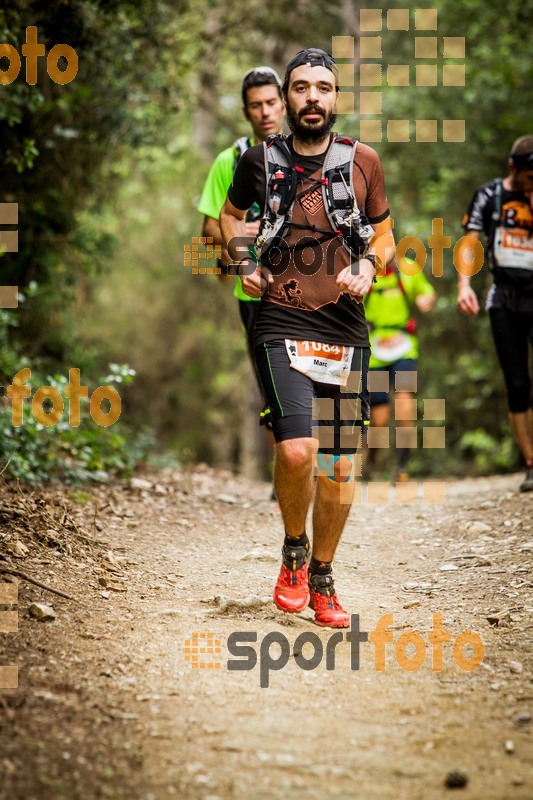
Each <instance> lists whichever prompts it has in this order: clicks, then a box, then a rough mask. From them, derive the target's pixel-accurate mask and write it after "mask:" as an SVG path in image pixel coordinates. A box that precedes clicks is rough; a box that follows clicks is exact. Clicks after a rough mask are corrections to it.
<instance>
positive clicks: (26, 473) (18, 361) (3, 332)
mask: <svg viewBox="0 0 533 800" xmlns="http://www.w3.org/2000/svg"><path fill="white" fill-rule="evenodd" d="M31 288H32V290H33V291H34V292H35V291H36V288H35V286H33V287H31ZM22 299H23V298H22ZM16 322H17V317H16V313H15V312H13V311H6V310H3V311H1V312H0V356H2V358H1V359H0V376H1V377H2V379H3V382H4V384H6V385H7V384H8V383H9V382H10V378H12V377H13V376H14V375H15V374H16V373H17V372H18V371H19V370H20V369H23V368H25V367H29V368H30V369H31V377H30V381H29V385H30V387H31V388H32V390H33V392H32V394H33V393H34V391H35V390H36V389H37V388H39V387H40V386H51V387H53V388H54V389H56V390H57V391H58V392H59V394H60V395H61V398H62V401H63V414H62V416H61V418H60V419H59V420H58V421H57V422H56V423H55V425H50V426H45V425H42V424H40V423H39V422H37V420H36V419H35V417H34V416H33V413H32V411H31V398H28V399H25V400H24V401H23V420H22V425H20V426H18V427H15V426H13V424H12V409H11V402H10V400H9V399H8V398H3V400H2V404H1V405H0V472H1V473H2V475H3V476H4V478H16V479H19V480H22V481H26V482H28V483H37V482H43V481H58V480H63V481H65V482H68V483H77V482H82V481H86V480H93V481H106V480H108V478H109V476H110V475H128V474H131V472H132V471H133V470H134V468H135V466H136V464H137V463H138V462H140V461H141V460H143V459H144V458H145V457H146V455H147V452H148V449H149V448H150V447H151V446H152V444H153V441H152V437H151V434H150V432H149V430H148V429H147V428H146V426H145V427H144V428H141V429H139V430H138V432H137V433H135V434H132V432H131V431H129V430H128V428H127V426H125V425H124V424H123V423H122V422H121V420H118V421H117V422H116V423H115V424H114V425H110V426H109V427H101V426H99V425H97V424H96V423H95V422H94V421H93V419H92V418H91V416H90V414H89V408H88V401H87V400H82V401H81V415H80V416H81V420H80V425H79V426H78V427H72V426H71V424H70V420H69V411H68V409H69V401H68V400H67V396H66V392H65V390H66V388H67V386H68V383H69V379H68V377H67V376H66V375H62V374H54V375H49V374H46V373H44V372H40V371H39V370H38V369H36V367H35V364H31V363H30V362H29V360H28V359H27V358H25V357H22V356H17V353H16V351H15V350H12V349H10V348H8V347H6V346H5V343H6V341H7V339H8V335H9V329H10V328H11V327H12V326H14V325H16ZM41 363H42V362H41ZM134 375H135V371H134V370H132V369H131V368H130V367H129V366H128V365H127V364H114V363H112V364H109V374H108V375H106V376H105V377H103V378H101V379H100V380H96V381H95V382H94V384H93V385H91V387H89V396H90V395H91V391H92V389H94V388H96V386H100V385H106V386H114V387H115V388H117V390H118V387H122V386H124V385H127V384H131V383H132V381H133V377H134ZM82 383H83V376H82ZM119 394H121V392H119ZM47 405H50V406H51V403H50V401H48V402H47V403H45V404H44V411H45V412H46V413H48V412H49V411H50V410H51V407H47Z"/></svg>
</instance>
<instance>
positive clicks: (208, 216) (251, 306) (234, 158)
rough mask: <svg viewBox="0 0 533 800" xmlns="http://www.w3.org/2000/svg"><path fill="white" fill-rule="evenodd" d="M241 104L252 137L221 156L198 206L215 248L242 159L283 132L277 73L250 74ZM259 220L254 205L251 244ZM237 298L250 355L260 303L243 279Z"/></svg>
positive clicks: (225, 257) (204, 231) (263, 70)
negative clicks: (254, 146)
mask: <svg viewBox="0 0 533 800" xmlns="http://www.w3.org/2000/svg"><path fill="white" fill-rule="evenodd" d="M242 102H243V106H242V113H243V114H244V117H245V119H247V120H248V122H249V123H250V125H251V126H252V136H251V137H249V138H246V137H242V138H241V139H237V141H236V142H235V143H234V144H233V145H232V146H231V147H227V148H226V149H225V150H222V152H221V153H219V154H218V156H217V157H216V158H215V160H214V162H213V164H212V166H211V169H210V170H209V174H208V176H207V179H206V182H205V184H204V188H203V191H202V196H201V198H200V203H199V205H198V211H199V212H200V213H201V214H203V215H204V222H203V227H202V236H211V237H212V238H213V243H214V244H216V245H217V244H218V245H222V244H223V241H222V236H221V233H220V225H219V221H218V218H219V215H220V210H221V208H222V206H223V205H224V201H225V199H226V194H227V191H228V189H229V187H230V185H231V182H232V180H233V173H234V172H235V168H236V166H237V162H238V160H239V158H240V156H241V155H242V153H243V152H244V151H245V150H247V149H248V148H249V147H251V146H252V145H254V144H260V143H261V142H263V141H264V140H265V139H266V138H267V136H270V134H271V133H281V131H282V128H283V119H284V115H285V109H284V106H283V101H282V99H281V81H280V78H279V75H278V74H277V72H275V71H274V70H273V69H271V68H270V67H255V68H254V69H251V70H249V71H248V72H247V73H246V74H245V75H244V78H243V82H242ZM260 216H261V215H260V210H259V207H258V206H257V205H256V204H254V206H252V208H251V209H250V210H249V212H248V215H247V218H246V235H247V236H250V237H251V239H252V240H253V239H255V237H256V235H257V232H258V230H259V223H260ZM229 263H231V259H230V258H229V256H228V254H227V252H225V251H223V252H222V267H223V266H224V265H225V264H229ZM225 280H233V278H231V279H228V278H225ZM234 295H235V297H236V298H237V299H238V301H239V311H240V314H241V319H242V323H243V325H244V328H245V330H246V334H247V337H248V344H249V350H250V352H251V339H252V335H253V329H254V325H255V318H256V315H257V308H258V305H259V300H258V299H256V298H253V297H249V296H248V295H247V294H245V293H244V292H243V290H242V287H241V281H240V278H238V279H237V280H236V281H235V289H234Z"/></svg>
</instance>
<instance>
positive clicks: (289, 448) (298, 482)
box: [274, 438, 316, 537]
mask: <svg viewBox="0 0 533 800" xmlns="http://www.w3.org/2000/svg"><path fill="white" fill-rule="evenodd" d="M315 449H316V448H315V440H314V439H311V438H301V439H287V440H286V441H284V442H279V443H278V444H277V445H276V455H275V461H274V487H275V489H276V495H277V498H278V503H279V507H280V509H281V515H282V517H283V523H284V525H285V530H286V532H287V533H288V534H289V536H295V537H296V536H300V534H302V533H303V532H304V531H305V524H306V519H307V512H308V510H309V506H310V504H311V500H312V498H313V492H314V488H315V487H314V481H313V454H314V451H315Z"/></svg>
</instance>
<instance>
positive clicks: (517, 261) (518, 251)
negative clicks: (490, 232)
mask: <svg viewBox="0 0 533 800" xmlns="http://www.w3.org/2000/svg"><path fill="white" fill-rule="evenodd" d="M494 257H495V259H496V261H497V263H498V266H499V267H511V268H513V267H514V268H519V269H531V270H533V234H530V233H529V232H528V231H526V230H524V229H523V228H515V229H509V228H503V227H501V226H500V227H498V228H496V232H495V235H494Z"/></svg>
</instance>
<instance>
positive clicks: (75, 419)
mask: <svg viewBox="0 0 533 800" xmlns="http://www.w3.org/2000/svg"><path fill="white" fill-rule="evenodd" d="M68 375H69V383H68V385H67V386H66V387H65V395H66V397H67V398H68V400H69V423H70V425H71V427H73V428H77V427H78V426H79V424H80V418H81V410H80V406H81V403H80V401H81V399H82V398H84V399H86V398H88V397H89V388H88V387H87V386H84V385H83V384H80V370H79V369H70V370H69V373H68ZM30 377H31V369H30V368H29V367H25V368H24V369H21V370H19V371H18V372H17V374H16V375H15V377H14V378H13V383H12V384H11V385H10V386H8V387H7V388H6V395H7V397H9V399H10V400H11V422H12V425H13V426H14V427H15V428H19V427H20V426H21V425H22V424H23V423H24V398H28V397H30V395H31V387H30V386H28V385H26V384H27V381H29V380H30ZM104 400H107V401H108V403H109V409H108V411H103V410H102V402H103V401H104ZM45 402H47V404H48V405H50V404H51V406H52V407H51V409H49V410H45V408H44V403H45ZM64 407H65V406H64V402H63V397H62V396H61V393H60V392H59V390H58V389H56V388H55V387H54V386H41V388H40V389H37V391H36V392H35V394H34V395H33V398H32V402H31V410H32V414H33V416H34V418H35V420H36V421H37V422H38V423H39V424H40V425H45V426H46V427H50V426H52V425H56V424H57V423H58V422H59V420H60V419H61V418H62V417H63V411H64ZM89 411H90V414H91V417H92V418H93V420H94V422H96V424H97V425H100V426H101V427H103V428H108V427H109V426H110V425H114V424H115V422H116V421H117V420H118V418H119V417H120V412H121V399H120V395H119V393H118V392H117V390H116V389H115V388H114V387H113V386H99V387H98V388H97V389H95V390H94V392H93V393H92V394H91V397H90V401H89Z"/></svg>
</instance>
